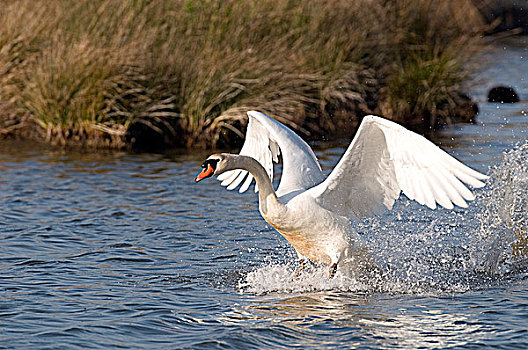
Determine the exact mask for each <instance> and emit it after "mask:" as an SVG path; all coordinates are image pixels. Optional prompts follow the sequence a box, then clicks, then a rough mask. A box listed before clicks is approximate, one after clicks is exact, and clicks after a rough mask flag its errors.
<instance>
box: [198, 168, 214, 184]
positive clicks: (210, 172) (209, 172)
mask: <svg viewBox="0 0 528 350" xmlns="http://www.w3.org/2000/svg"><path fill="white" fill-rule="evenodd" d="M213 173H214V169H213V167H212V166H211V164H207V168H204V169H203V170H202V172H201V173H200V174H198V176H196V178H195V179H194V182H199V181H202V180H203V179H205V178H208V177H211V176H213Z"/></svg>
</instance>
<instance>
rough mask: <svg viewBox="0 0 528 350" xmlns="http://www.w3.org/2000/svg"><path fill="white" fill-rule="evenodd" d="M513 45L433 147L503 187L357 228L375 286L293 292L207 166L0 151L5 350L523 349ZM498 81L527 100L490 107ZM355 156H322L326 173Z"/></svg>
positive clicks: (316, 283)
mask: <svg viewBox="0 0 528 350" xmlns="http://www.w3.org/2000/svg"><path fill="white" fill-rule="evenodd" d="M519 44H521V45H517V46H507V47H506V49H501V48H500V47H499V49H498V50H497V51H496V52H495V51H494V52H492V53H491V54H490V55H491V57H492V58H494V59H495V60H491V62H490V65H488V66H486V67H484V68H483V69H482V71H481V72H480V73H479V75H478V76H476V77H475V82H476V84H475V85H474V87H473V88H472V93H473V94H474V97H475V98H476V99H477V100H478V102H479V107H480V110H481V113H480V115H479V117H478V123H476V124H473V125H460V126H455V127H452V128H448V129H446V130H444V131H442V132H440V133H439V134H437V135H436V138H435V142H437V143H439V144H441V145H442V146H443V147H444V148H445V149H446V150H447V151H448V152H449V153H451V154H453V155H455V156H456V157H458V158H459V159H460V160H462V161H464V162H465V163H467V164H469V165H470V166H472V167H474V168H476V169H478V170H480V171H482V172H485V173H489V174H491V175H492V176H494V178H493V179H492V180H490V182H489V183H488V186H487V188H486V189H484V190H477V191H476V193H477V196H478V198H477V200H476V201H475V202H473V203H471V205H470V208H468V209H457V210H455V211H452V212H449V211H446V210H435V211H432V210H429V209H427V208H422V207H420V206H419V205H416V204H415V203H413V202H410V201H408V200H406V199H405V198H404V197H402V199H401V200H400V201H398V202H397V204H396V206H395V210H394V211H392V212H389V213H387V214H385V215H383V216H382V217H379V218H373V219H370V220H366V221H364V222H361V223H358V224H357V229H358V230H359V231H360V232H361V234H362V236H363V238H364V239H365V241H367V242H368V243H369V245H370V246H371V249H372V252H373V254H374V256H375V258H376V260H377V262H378V264H379V265H380V267H382V269H383V270H384V276H383V278H382V279H381V280H379V281H357V280H355V279H354V278H351V277H350V276H346V275H343V274H339V273H338V275H337V276H336V278H334V279H333V280H330V281H329V280H328V279H327V278H326V273H327V271H326V269H321V268H318V267H312V268H311V269H308V270H307V271H305V272H304V273H303V274H302V275H301V276H300V277H299V278H296V277H295V269H296V264H295V254H294V252H293V251H292V249H291V248H290V247H289V245H288V244H287V242H286V241H284V240H283V239H282V238H281V237H280V236H278V235H277V234H276V233H275V232H274V231H273V230H272V229H271V228H270V227H269V226H268V225H267V224H266V223H265V222H264V220H263V219H262V218H261V217H260V215H259V214H258V210H257V204H256V196H255V194H254V193H250V191H248V193H245V194H238V193H237V192H228V191H225V190H224V189H223V188H221V187H220V186H219V184H218V182H216V181H214V180H208V181H204V182H202V183H200V184H194V183H193V177H194V175H195V174H196V172H198V171H199V164H200V163H201V161H203V159H204V158H205V157H206V156H207V154H206V153H203V154H192V155H189V154H179V153H171V154H164V155H159V154H126V153H104V152H102V153H96V154H85V153H82V152H78V151H61V150H57V149H53V148H49V147H46V146H41V145H27V144H25V143H20V142H13V141H11V142H2V143H0V237H1V242H2V243H1V248H0V339H1V340H2V341H1V342H0V348H17V349H24V348H39V349H55V348H79V349H85V348H102V349H107V348H159V349H167V348H192V349H202V348H203V349H209V348H238V349H252V348H254V349H261V348H272V349H281V348H283V349H286V348H287V349H290V348H299V349H306V348H356V347H358V348H365V349H369V348H372V349H378V348H405V349H408V348H442V349H444V348H450V347H455V348H474V347H478V346H486V347H498V348H499V347H501V348H507V349H512V348H519V349H524V348H527V347H528V330H527V326H526V325H527V324H528V269H527V264H526V259H524V258H522V257H519V256H515V255H514V254H513V251H512V249H511V248H510V246H509V244H508V243H509V242H511V241H513V240H514V237H515V232H519V231H522V230H525V229H526V216H525V215H526V211H527V210H526V209H527V208H526V206H525V205H526V200H525V199H526V198H527V196H528V176H527V175H528V171H527V170H526V163H527V157H528V151H527V149H528V146H526V145H525V142H526V130H527V129H528V117H527V116H526V111H527V110H528V99H527V96H528V82H527V81H526V80H525V78H524V77H525V76H526V75H523V74H521V73H522V72H527V71H528V63H527V62H528V61H527V60H526V58H525V57H526V56H525V55H528V52H527V51H526V45H525V46H523V45H522V43H519ZM499 58H500V60H499ZM497 62H499V63H497ZM505 82H506V83H509V84H513V85H514V87H515V88H516V89H517V90H518V92H519V93H520V95H521V99H522V102H521V103H519V104H515V105H503V104H491V103H487V102H485V97H486V93H487V89H488V88H489V87H491V86H493V85H496V84H498V83H505ZM347 143H348V140H347V141H344V142H343V143H342V144H340V145H338V146H333V147H331V148H323V146H324V145H321V147H319V148H317V149H316V153H317V155H318V157H319V158H320V159H321V162H322V164H323V168H325V169H331V168H332V167H333V166H334V164H335V163H336V162H337V161H338V159H339V157H340V155H341V154H342V152H343V150H344V147H346V146H347ZM523 145H524V146H523ZM515 148H516V150H514V151H512V152H510V153H507V154H504V152H507V151H509V150H511V149H515ZM523 210H524V211H523Z"/></svg>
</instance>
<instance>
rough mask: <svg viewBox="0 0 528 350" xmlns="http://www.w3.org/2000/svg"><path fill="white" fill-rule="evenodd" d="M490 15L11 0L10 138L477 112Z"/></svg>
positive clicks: (413, 121) (3, 79)
mask: <svg viewBox="0 0 528 350" xmlns="http://www.w3.org/2000/svg"><path fill="white" fill-rule="evenodd" d="M480 28H481V22H480V15H479V14H478V12H477V10H476V9H475V8H474V7H473V5H472V4H471V3H470V2H464V1H458V0H444V1H437V0H436V1H435V0H394V1H386V0H358V1H344V0H331V1H323V0H314V1H300V0H262V1H249V0H248V1H234V0H232V1H229V0H228V1H220V0H206V1H192V0H180V1H178V0H158V1H151V0H122V1H121V0H55V1H43V0H42V1H40V0H37V1H36V0H18V1H9V0H0V137H2V136H4V137H6V136H9V135H17V136H22V137H29V138H36V139H40V140H45V141H47V142H50V143H54V144H60V145H82V146H89V147H111V148H123V147H128V146H130V145H131V144H135V145H139V146H145V147H149V146H161V147H163V146H178V147H188V148H190V147H200V148H211V147H222V146H225V145H228V144H232V143H233V142H235V141H236V140H239V139H240V137H241V136H242V135H243V134H242V130H243V127H244V125H245V111H247V110H249V109H258V110H261V111H263V112H266V113H269V114H271V115H273V116H275V117H277V118H278V119H279V120H281V121H282V122H284V123H285V124H287V125H289V126H291V127H292V128H293V129H295V130H296V131H297V132H299V133H301V134H303V135H304V136H306V137H316V136H320V135H323V134H335V133H338V132H343V131H345V132H350V131H351V130H352V129H353V128H354V127H355V126H356V125H357V123H358V121H359V120H360V117H361V116H362V115H365V114H366V113H379V114H382V115H384V116H385V117H388V118H390V119H393V120H397V121H399V122H402V123H404V124H406V125H410V126H414V127H419V126H421V127H434V126H437V125H441V124H444V123H450V122H453V121H456V120H469V119H471V118H472V117H473V115H474V112H473V111H472V110H471V106H472V103H471V101H470V100H469V98H467V96H465V95H464V94H463V91H462V89H461V84H462V82H463V81H464V78H465V71H464V69H463V64H464V62H465V60H466V58H467V56H468V54H469V53H470V52H471V48H472V47H473V44H474V42H475V39H474V38H475V37H476V34H477V33H478V31H479V30H480Z"/></svg>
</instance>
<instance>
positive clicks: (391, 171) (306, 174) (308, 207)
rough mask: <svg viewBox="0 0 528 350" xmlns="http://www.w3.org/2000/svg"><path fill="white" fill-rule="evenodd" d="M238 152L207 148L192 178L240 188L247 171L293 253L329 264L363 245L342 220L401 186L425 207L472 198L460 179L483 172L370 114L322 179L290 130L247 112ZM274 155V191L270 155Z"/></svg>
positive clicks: (372, 207)
mask: <svg viewBox="0 0 528 350" xmlns="http://www.w3.org/2000/svg"><path fill="white" fill-rule="evenodd" d="M248 115H249V123H248V128H247V133H246V140H245V143H244V145H243V147H242V149H241V151H240V154H239V155H234V154H225V153H222V154H214V155H211V156H210V157H209V158H208V159H207V160H206V163H207V162H212V163H214V166H213V167H211V168H210V169H209V171H208V172H207V173H206V169H205V167H206V166H205V164H206V163H204V171H203V172H202V174H200V175H199V176H198V177H197V180H196V181H199V180H201V179H202V178H205V177H208V176H211V175H220V176H218V179H219V180H221V181H222V185H224V186H227V189H229V190H232V189H234V188H236V187H237V186H239V185H240V184H242V186H241V187H240V190H239V191H240V192H244V191H246V190H247V189H248V188H249V186H250V185H251V182H252V181H253V178H255V180H256V186H255V191H259V210H260V213H261V214H262V217H263V218H264V219H265V220H266V221H267V222H268V223H269V224H270V225H271V226H273V227H274V228H275V229H276V230H277V231H278V232H280V233H281V234H282V235H283V236H284V237H285V238H286V239H287V240H288V241H289V242H290V243H291V244H292V246H293V247H294V248H295V250H296V251H297V253H298V255H299V257H300V258H309V259H310V260H312V261H316V262H322V263H324V264H328V265H332V266H334V267H335V266H337V264H339V263H341V262H344V261H347V260H354V259H356V258H359V259H361V260H364V258H365V254H364V253H365V249H364V247H363V245H362V243H361V238H360V236H359V235H358V234H357V233H356V232H354V230H353V229H352V226H351V224H350V220H351V219H354V218H361V217H364V216H366V215H371V214H376V213H381V212H382V211H383V210H385V209H391V208H392V205H393V204H394V201H395V200H396V199H397V198H398V197H399V195H400V192H403V193H404V194H405V195H406V196H407V197H408V198H409V199H414V200H416V201H417V202H418V203H420V204H425V205H427V206H428V207H429V208H431V209H434V208H436V203H438V204H440V205H441V206H443V207H445V208H447V209H452V208H453V204H456V205H458V206H461V207H467V203H466V201H469V200H473V199H474V198H475V197H474V196H473V194H472V193H471V192H470V191H469V190H468V189H467V187H466V186H465V185H464V184H463V183H462V182H461V181H463V182H465V183H467V184H469V185H471V186H473V187H482V186H484V183H483V182H482V181H480V180H484V179H486V178H487V176H486V175H483V174H481V173H479V172H477V171H475V170H473V169H471V168H469V167H467V166H465V165H464V164H462V163H461V162H459V161H457V160H456V159H455V158H453V157H451V156H450V155H448V154H447V153H445V152H444V151H442V150H441V149H440V148H438V147H437V146H435V145H434V144H433V143H431V142H430V141H428V140H427V139H425V138H424V137H422V136H420V135H418V134H415V133H413V132H411V131H409V130H407V129H405V128H403V127H402V126H400V125H398V124H396V123H393V122H391V121H388V120H386V119H383V118H380V117H376V116H366V117H365V118H364V119H363V122H362V123H361V125H360V127H359V129H358V131H357V133H356V136H355V137H354V139H353V141H352V143H351V144H350V146H349V147H348V149H347V150H346V152H345V154H344V155H343V157H342V158H341V160H340V161H339V163H338V164H337V165H336V167H335V168H334V170H333V171H332V172H331V173H330V175H329V176H328V177H326V178H325V176H324V174H323V172H322V170H321V167H320V165H319V163H318V161H317V158H316V156H315V154H314V153H313V151H312V149H311V148H310V147H309V146H308V144H307V143H306V142H304V141H303V140H302V139H301V138H300V137H299V136H298V135H296V134H295V133H294V132H293V131H292V130H290V129H288V128H287V127H286V126H284V125H283V124H281V123H279V122H277V121H275V120H273V119H271V118H269V117H267V116H266V115H264V114H262V113H260V112H256V111H250V112H248ZM279 155H282V161H283V171H282V177H281V180H280V184H279V187H278V189H277V191H276V192H275V191H274V189H273V186H272V184H271V179H272V178H273V162H278V160H279Z"/></svg>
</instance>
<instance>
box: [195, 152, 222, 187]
mask: <svg viewBox="0 0 528 350" xmlns="http://www.w3.org/2000/svg"><path fill="white" fill-rule="evenodd" d="M228 163H229V157H227V155H225V154H213V155H210V156H209V157H208V158H207V159H206V160H205V162H203V163H202V172H201V173H200V174H198V176H196V178H195V179H194V182H199V181H202V180H203V179H206V178H208V177H211V176H213V175H220V174H221V173H223V172H224V171H227V170H229V169H227V166H228Z"/></svg>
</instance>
